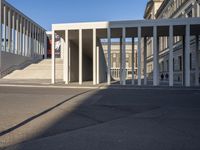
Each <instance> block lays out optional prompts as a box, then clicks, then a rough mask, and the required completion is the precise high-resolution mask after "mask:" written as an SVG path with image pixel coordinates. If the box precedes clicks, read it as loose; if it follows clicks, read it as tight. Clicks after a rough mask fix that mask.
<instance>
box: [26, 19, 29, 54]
mask: <svg viewBox="0 0 200 150" xmlns="http://www.w3.org/2000/svg"><path fill="white" fill-rule="evenodd" d="M29 44H30V42H29V22H28V20H27V21H26V51H27V56H28V57H29V56H30V51H29Z"/></svg>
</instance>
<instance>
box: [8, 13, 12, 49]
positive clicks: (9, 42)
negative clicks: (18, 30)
mask: <svg viewBox="0 0 200 150" xmlns="http://www.w3.org/2000/svg"><path fill="white" fill-rule="evenodd" d="M11 39H12V32H11V10H10V9H9V10H8V51H9V52H11Z"/></svg>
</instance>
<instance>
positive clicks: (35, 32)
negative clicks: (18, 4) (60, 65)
mask: <svg viewBox="0 0 200 150" xmlns="http://www.w3.org/2000/svg"><path fill="white" fill-rule="evenodd" d="M34 34H35V38H34V57H35V56H36V55H37V54H38V51H37V28H36V26H35V25H34ZM54 44H55V33H54ZM54 52H55V46H54Z"/></svg>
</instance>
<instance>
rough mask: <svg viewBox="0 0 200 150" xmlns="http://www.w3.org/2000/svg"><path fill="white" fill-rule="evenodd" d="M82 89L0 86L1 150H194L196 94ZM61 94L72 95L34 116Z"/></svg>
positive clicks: (199, 136) (198, 136) (199, 134)
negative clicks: (3, 147) (14, 126)
mask: <svg viewBox="0 0 200 150" xmlns="http://www.w3.org/2000/svg"><path fill="white" fill-rule="evenodd" d="M86 91H88V89H84V90H83V89H82V90H80V89H48V88H14V87H13V88H1V89H0V122H1V123H0V129H1V131H6V129H9V128H11V129H12V130H7V132H3V134H1V137H0V144H1V145H2V146H8V147H6V148H5V149H6V150H44V149H48V150H65V149H67V150H94V149H95V150H155V149H162V150H165V149H166V150H199V149H200V143H199V141H200V90H198V89H197V90H189V89H188V90H186V89H167V88H166V89H138V90H136V89H126V90H125V89H105V90H92V91H89V92H87V93H84V92H86ZM80 93H84V94H81V95H79V94H80ZM62 96H63V98H64V99H67V98H70V97H71V96H74V97H73V98H71V99H69V100H68V101H66V102H65V103H62V104H60V105H58V106H56V107H55V108H53V109H50V110H49V111H47V112H45V113H44V114H41V115H38V114H39V113H41V112H42V111H44V110H48V108H51V107H52V106H54V105H55V104H58V103H61V102H62V101H63V99H62V98H60V97H62ZM58 97H59V98H58ZM33 116H36V117H33ZM32 117H33V118H32ZM13 118H14V119H13ZM23 120H27V122H25V123H24V124H21V125H20V126H17V127H16V128H14V129H13V128H12V127H13V125H17V123H18V124H20V122H23ZM22 142H23V143H22Z"/></svg>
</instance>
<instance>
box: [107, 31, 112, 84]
mask: <svg viewBox="0 0 200 150" xmlns="http://www.w3.org/2000/svg"><path fill="white" fill-rule="evenodd" d="M107 39H108V68H107V82H108V85H110V84H111V74H110V69H111V29H110V28H108V30H107Z"/></svg>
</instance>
